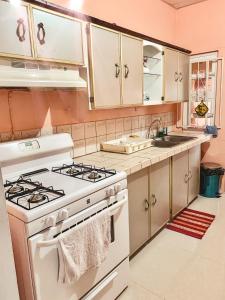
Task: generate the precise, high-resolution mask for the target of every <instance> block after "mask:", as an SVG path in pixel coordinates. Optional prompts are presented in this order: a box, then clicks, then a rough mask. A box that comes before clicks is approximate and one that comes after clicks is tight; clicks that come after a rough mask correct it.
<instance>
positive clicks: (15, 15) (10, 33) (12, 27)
mask: <svg viewBox="0 0 225 300" xmlns="http://www.w3.org/2000/svg"><path fill="white" fill-rule="evenodd" d="M0 26H1V30H0V40H1V43H0V55H1V56H14V57H21V58H30V57H32V50H31V40H30V27H29V18H28V6H27V5H22V4H21V5H13V4H12V3H9V2H6V1H0Z"/></svg>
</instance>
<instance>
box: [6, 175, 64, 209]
mask: <svg viewBox="0 0 225 300" xmlns="http://www.w3.org/2000/svg"><path fill="white" fill-rule="evenodd" d="M4 187H5V190H6V191H5V198H6V200H8V201H10V202H12V203H14V204H16V205H18V206H20V207H22V208H24V209H26V210H31V209H34V208H36V207H38V206H41V205H44V204H47V203H49V202H51V201H54V200H56V199H59V198H61V197H63V196H65V193H64V191H63V190H55V189H54V188H53V187H52V186H48V187H44V186H43V185H42V184H41V183H40V182H38V181H32V180H31V179H30V178H27V179H25V178H23V177H22V176H21V177H19V179H17V180H16V181H11V182H10V181H8V180H6V183H5V184H4Z"/></svg>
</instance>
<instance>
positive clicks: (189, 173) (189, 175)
mask: <svg viewBox="0 0 225 300" xmlns="http://www.w3.org/2000/svg"><path fill="white" fill-rule="evenodd" d="M191 178H192V172H191V171H189V172H188V180H190V179H191Z"/></svg>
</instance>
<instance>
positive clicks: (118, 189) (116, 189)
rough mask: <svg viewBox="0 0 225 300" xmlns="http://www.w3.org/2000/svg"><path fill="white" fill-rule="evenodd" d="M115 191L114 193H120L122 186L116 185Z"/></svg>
mask: <svg viewBox="0 0 225 300" xmlns="http://www.w3.org/2000/svg"><path fill="white" fill-rule="evenodd" d="M115 191H116V193H119V192H121V191H122V185H121V183H117V184H116V185H115Z"/></svg>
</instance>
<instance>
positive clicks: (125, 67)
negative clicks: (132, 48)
mask: <svg viewBox="0 0 225 300" xmlns="http://www.w3.org/2000/svg"><path fill="white" fill-rule="evenodd" d="M124 69H125V72H124V78H128V75H129V73H130V70H129V68H128V65H124Z"/></svg>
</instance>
